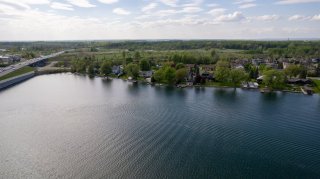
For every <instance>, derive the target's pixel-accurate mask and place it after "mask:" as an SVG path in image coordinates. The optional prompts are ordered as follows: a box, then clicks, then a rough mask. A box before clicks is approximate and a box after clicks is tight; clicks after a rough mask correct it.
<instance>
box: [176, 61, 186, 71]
mask: <svg viewBox="0 0 320 179" xmlns="http://www.w3.org/2000/svg"><path fill="white" fill-rule="evenodd" d="M184 67H185V66H184V64H183V63H178V64H177V65H176V69H177V70H179V69H181V68H184Z"/></svg>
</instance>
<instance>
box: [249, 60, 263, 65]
mask: <svg viewBox="0 0 320 179" xmlns="http://www.w3.org/2000/svg"><path fill="white" fill-rule="evenodd" d="M264 63H265V61H264V60H263V59H252V64H253V65H255V66H259V65H261V64H264Z"/></svg>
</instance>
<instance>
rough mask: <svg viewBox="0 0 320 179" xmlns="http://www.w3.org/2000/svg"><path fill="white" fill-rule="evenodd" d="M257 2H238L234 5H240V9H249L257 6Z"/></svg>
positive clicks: (246, 0) (248, 0)
mask: <svg viewBox="0 0 320 179" xmlns="http://www.w3.org/2000/svg"><path fill="white" fill-rule="evenodd" d="M255 1H256V0H238V1H236V2H235V3H234V4H236V5H239V8H240V9H247V8H251V7H255V6H257V4H256V3H255Z"/></svg>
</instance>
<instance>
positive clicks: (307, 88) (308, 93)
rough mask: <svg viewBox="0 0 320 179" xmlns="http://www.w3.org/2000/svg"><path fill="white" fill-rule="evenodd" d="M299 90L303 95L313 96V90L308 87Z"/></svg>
mask: <svg viewBox="0 0 320 179" xmlns="http://www.w3.org/2000/svg"><path fill="white" fill-rule="evenodd" d="M300 89H301V91H302V93H303V94H305V95H312V94H313V90H312V88H310V87H307V86H303V87H301V88H300Z"/></svg>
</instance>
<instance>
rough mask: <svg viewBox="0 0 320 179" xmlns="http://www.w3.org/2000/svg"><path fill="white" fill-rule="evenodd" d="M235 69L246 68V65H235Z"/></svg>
mask: <svg viewBox="0 0 320 179" xmlns="http://www.w3.org/2000/svg"><path fill="white" fill-rule="evenodd" d="M235 69H243V70H244V66H243V65H237V66H236V67H235Z"/></svg>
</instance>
